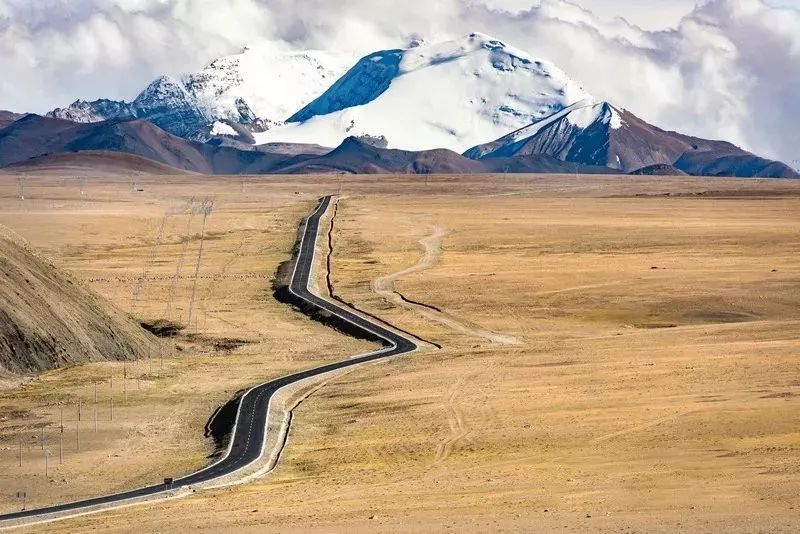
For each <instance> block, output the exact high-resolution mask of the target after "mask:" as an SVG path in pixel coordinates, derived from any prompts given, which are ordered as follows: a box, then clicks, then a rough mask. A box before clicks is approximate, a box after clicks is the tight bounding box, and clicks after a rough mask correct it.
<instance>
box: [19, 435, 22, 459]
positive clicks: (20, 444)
mask: <svg viewBox="0 0 800 534" xmlns="http://www.w3.org/2000/svg"><path fill="white" fill-rule="evenodd" d="M19 466H20V467H22V436H21V435H20V436H19Z"/></svg>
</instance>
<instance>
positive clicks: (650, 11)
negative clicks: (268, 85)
mask: <svg viewBox="0 0 800 534" xmlns="http://www.w3.org/2000/svg"><path fill="white" fill-rule="evenodd" d="M471 31H480V32H483V33H488V34H490V35H493V36H495V37H496V38H498V39H502V40H504V41H507V42H509V43H511V44H514V45H516V46H517V47H519V48H522V49H525V50H527V51H528V52H530V53H531V54H533V55H536V56H539V57H542V58H546V59H550V60H552V61H554V62H555V63H556V64H558V65H559V66H560V67H561V68H562V69H564V70H565V71H567V72H568V73H569V74H570V75H571V76H572V78H574V79H576V80H578V81H580V82H581V83H582V84H583V85H584V86H585V88H586V89H587V90H589V91H590V92H591V93H593V94H595V95H596V96H597V97H600V98H604V99H607V100H610V101H611V102H613V103H615V104H616V105H618V106H621V107H624V108H627V109H629V110H630V111H632V112H633V113H635V114H637V115H639V116H641V117H642V118H644V119H646V120H648V121H650V122H653V123H655V124H657V125H659V126H662V127H665V128H669V129H676V130H680V131H684V132H686V133H691V134H694V135H700V136H704V137H713V138H725V139H729V140H732V141H734V142H736V143H737V144H739V145H741V146H744V147H745V148H748V149H750V150H754V151H757V152H759V153H762V154H764V155H768V156H771V157H778V158H781V159H783V160H784V161H787V162H792V161H796V160H800V145H798V143H796V139H798V138H800V126H798V123H800V120H798V118H800V98H798V97H797V95H798V94H800V0H701V1H699V2H695V1H694V0H627V1H625V0H572V2H571V3H570V2H567V1H566V0H403V1H399V0H398V1H394V0H392V1H388V0H336V1H331V0H226V1H219V0H0V109H11V110H14V111H34V112H40V113H41V112H45V111H48V110H49V109H52V108H53V107H56V106H61V105H65V104H69V103H70V102H72V101H74V100H75V99H77V98H84V99H94V98H100V97H105V98H124V99H130V98H133V97H134V96H135V95H136V93H137V92H138V91H139V90H140V89H142V88H143V87H144V86H145V85H146V84H147V83H148V82H149V81H150V80H151V79H152V78H154V77H155V76H157V75H160V74H164V73H167V74H180V73H181V72H185V71H188V70H193V69H196V68H199V67H201V66H203V65H204V64H206V63H207V62H209V61H210V60H211V59H213V58H214V57H218V56H220V55H224V54H228V53H233V52H236V51H238V50H239V49H240V48H241V47H242V46H243V45H245V44H248V43H256V42H269V43H272V44H273V45H274V46H275V47H276V48H279V49H280V48H284V49H304V48H322V49H332V50H355V51H358V52H364V53H366V52H369V51H373V50H375V49H381V48H387V47H396V46H402V45H403V44H404V43H406V42H407V41H408V39H409V37H410V36H422V37H425V38H426V39H427V40H429V41H432V40H438V39H445V38H448V37H453V36H457V35H462V34H465V33H468V32H471Z"/></svg>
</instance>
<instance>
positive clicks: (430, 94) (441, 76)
mask: <svg viewBox="0 0 800 534" xmlns="http://www.w3.org/2000/svg"><path fill="white" fill-rule="evenodd" d="M585 99H591V96H590V95H589V94H588V93H587V92H586V91H584V90H583V88H582V87H581V86H580V85H578V84H577V83H576V82H574V81H572V80H571V79H570V78H569V77H568V76H567V75H566V74H565V73H564V72H563V71H562V70H560V69H559V68H558V67H556V66H555V65H553V64H552V63H549V62H547V61H544V60H541V59H537V58H534V57H533V56H531V55H529V54H527V53H525V52H523V51H521V50H518V49H516V48H514V47H512V46H509V45H507V44H505V43H503V42H502V41H499V40H497V39H494V38H492V37H489V36H487V35H484V34H480V33H471V34H469V35H467V36H465V37H464V38H461V39H458V40H455V41H447V42H442V43H433V44H424V43H423V44H419V43H415V46H412V47H410V48H407V49H396V50H385V51H381V52H375V53H373V54H370V55H368V56H366V57H364V58H362V59H361V60H360V61H359V62H358V63H357V64H356V65H355V66H354V67H353V68H352V69H350V70H349V71H348V72H347V73H346V74H345V75H344V76H343V77H342V78H340V79H339V80H338V81H336V83H335V84H333V85H332V86H331V87H330V89H328V90H327V91H326V92H325V93H324V94H322V96H320V97H319V98H317V99H316V100H314V101H313V102H311V103H310V104H308V105H307V106H305V107H303V108H302V109H300V110H299V111H298V112H297V113H295V114H294V115H292V116H291V117H290V118H289V124H287V125H285V126H282V127H280V128H275V129H273V130H270V131H268V132H263V133H259V134H257V135H256V136H255V137H256V141H257V142H258V143H264V142H268V141H288V142H301V143H310V142H313V143H319V144H323V145H328V146H336V145H338V144H339V143H341V141H342V140H343V139H344V138H346V137H348V136H351V135H356V136H358V135H373V136H380V135H383V136H385V137H386V138H387V140H388V144H389V147H392V148H402V149H406V150H422V149H429V148H449V149H452V150H456V151H458V152H463V151H464V150H466V149H468V148H469V147H471V146H474V145H476V144H479V143H484V142H487V141H489V140H491V139H496V138H498V137H500V136H503V135H505V134H507V133H508V132H510V131H514V130H517V129H519V128H522V127H524V126H526V125H528V124H530V123H532V122H534V121H536V120H539V119H541V118H543V117H546V116H549V115H551V114H553V113H555V112H558V111H560V110H562V109H564V108H565V107H567V106H569V105H571V104H573V103H575V102H577V101H580V100H585Z"/></svg>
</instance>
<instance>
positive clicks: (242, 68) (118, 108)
mask: <svg viewBox="0 0 800 534" xmlns="http://www.w3.org/2000/svg"><path fill="white" fill-rule="evenodd" d="M354 59H355V58H354V57H353V56H352V55H350V54H335V53H329V52H322V51H307V52H285V53H281V52H274V51H273V50H272V49H270V48H264V47H252V48H246V49H245V50H243V51H242V52H241V53H239V54H234V55H231V56H226V57H222V58H219V59H217V60H215V61H213V62H211V63H210V64H209V65H208V66H206V67H205V68H203V69H201V70H200V71H198V72H194V73H190V74H186V75H184V76H182V77H180V78H173V77H170V76H161V77H159V78H157V79H156V80H155V81H153V82H152V83H151V84H150V85H148V86H147V87H146V88H145V89H144V91H142V92H141V93H140V94H139V96H137V97H136V99H135V100H134V101H133V102H130V103H128V102H121V101H115V100H96V101H93V102H87V101H83V100H78V101H77V102H75V103H73V104H72V105H70V106H68V107H66V108H59V109H55V110H53V111H51V112H50V113H48V115H49V116H51V117H55V118H61V119H67V120H71V121H74V122H84V123H86V122H99V121H102V120H108V119H134V118H144V119H147V120H149V121H151V122H153V123H154V124H156V125H158V126H159V127H161V128H163V129H164V130H166V131H168V132H170V133H172V134H175V135H180V136H183V137H201V138H202V137H203V136H204V135H205V133H206V130H209V128H207V127H209V126H211V125H212V124H213V123H215V122H217V121H227V122H230V123H235V124H246V125H250V126H251V129H252V130H254V131H261V130H266V129H270V128H273V127H275V126H276V125H280V124H283V122H284V121H285V120H286V119H287V118H288V117H289V116H290V115H292V114H293V113H294V112H296V111H297V110H298V109H300V108H301V107H302V106H304V105H305V104H307V103H308V102H310V101H311V100H313V99H314V98H315V97H317V96H319V95H320V94H322V93H323V92H324V91H325V89H327V88H328V87H329V86H330V85H331V84H332V83H333V82H334V81H335V80H336V79H337V78H338V77H339V76H341V75H342V74H343V73H344V72H345V71H346V70H347V68H348V67H349V66H350V65H352V62H353V61H354Z"/></svg>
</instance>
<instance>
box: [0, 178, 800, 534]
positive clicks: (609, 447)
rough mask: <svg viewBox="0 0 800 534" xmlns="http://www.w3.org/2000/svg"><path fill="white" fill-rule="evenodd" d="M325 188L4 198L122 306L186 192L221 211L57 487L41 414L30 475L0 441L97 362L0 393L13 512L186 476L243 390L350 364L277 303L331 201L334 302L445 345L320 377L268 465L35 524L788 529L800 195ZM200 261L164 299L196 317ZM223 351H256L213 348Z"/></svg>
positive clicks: (797, 516)
mask: <svg viewBox="0 0 800 534" xmlns="http://www.w3.org/2000/svg"><path fill="white" fill-rule="evenodd" d="M337 180H338V178H327V179H326V178H303V179H299V180H298V181H297V182H294V183H292V182H289V181H288V179H280V178H275V179H263V180H259V181H258V182H256V181H255V180H254V181H253V182H251V183H248V184H246V190H245V193H244V194H242V192H241V184H240V183H239V181H238V180H236V179H231V180H230V181H227V182H226V181H224V180H222V179H219V180H216V179H215V180H212V179H208V181H207V182H197V181H195V182H191V181H190V180H189V179H184V180H181V181H178V180H174V181H172V182H171V183H167V184H163V185H155V184H154V183H153V184H150V183H148V184H147V185H146V187H145V193H144V194H143V195H141V196H134V195H133V194H132V193H125V192H124V183H121V184H114V183H108V184H98V185H97V186H95V187H96V188H97V189H96V192H94V193H91V194H90V198H91V195H94V198H95V200H93V201H90V200H80V199H74V198H73V199H69V198H64V197H68V196H69V194H70V192H69V188H68V187H64V188H63V189H62V187H63V186H60V185H58V184H56V183H53V185H51V186H45V185H42V186H40V188H39V191H40V195H41V196H40V200H38V201H37V200H36V199H35V197H34V200H32V201H31V204H28V202H29V201H28V200H26V201H25V206H24V207H21V206H20V204H21V203H20V202H19V201H16V200H15V199H14V198H13V195H14V191H13V189H12V187H11V186H10V185H9V186H7V188H6V191H5V192H4V195H2V198H3V200H2V205H0V208H1V210H0V224H5V225H7V226H10V227H11V228H12V229H14V230H16V231H17V232H19V233H20V234H22V235H23V236H24V237H26V238H28V239H29V240H30V241H31V242H32V243H33V244H34V245H35V246H38V247H40V248H41V249H43V250H44V251H45V252H46V253H47V254H48V255H50V256H51V257H53V258H55V259H56V261H57V262H59V263H60V264H62V265H64V266H65V267H66V268H68V269H69V270H70V271H71V272H72V273H73V274H75V275H76V276H78V277H80V278H82V279H83V280H85V281H86V282H87V284H88V285H89V286H90V287H92V288H93V289H95V290H97V291H99V292H101V293H102V294H104V295H105V296H106V297H108V298H110V299H111V300H113V301H114V302H116V303H117V304H119V305H120V306H122V307H125V306H130V296H131V294H132V292H133V288H134V287H135V284H136V280H137V277H139V276H140V274H141V272H142V271H143V269H144V266H145V264H146V263H147V258H148V257H149V255H150V254H151V252H150V251H151V250H152V240H153V238H154V237H155V235H156V234H157V232H158V228H159V225H160V221H161V220H162V218H163V214H164V213H165V211H166V210H167V209H168V206H170V205H173V204H175V205H178V206H180V205H181V203H183V204H184V205H185V203H186V201H187V200H188V199H189V198H190V197H191V196H192V195H196V196H197V198H198V199H200V198H199V197H204V196H209V197H210V196H214V197H215V198H216V199H217V201H218V208H215V210H214V213H213V214H212V216H211V217H209V219H208V227H207V232H208V234H209V236H211V237H210V238H209V239H208V240H207V241H206V242H205V246H206V248H205V252H204V256H203V258H204V259H203V262H202V264H201V278H200V280H199V283H198V291H197V295H198V298H197V301H198V310H199V313H198V315H197V317H198V318H199V320H198V324H197V327H196V328H197V333H196V334H195V335H189V336H184V337H183V338H181V340H179V343H180V344H181V345H182V347H183V348H184V350H183V351H182V352H180V353H178V354H177V355H175V356H172V354H171V353H170V356H169V357H168V358H167V360H165V361H166V363H165V365H166V367H167V369H166V371H165V372H164V373H163V374H162V375H161V376H160V377H159V376H152V377H150V376H148V378H147V379H146V380H145V381H144V384H143V386H142V388H143V389H142V391H141V392H139V391H138V390H137V391H136V392H135V394H134V395H131V397H129V398H130V399H131V401H130V404H129V405H127V406H126V407H125V408H121V410H124V413H123V412H121V415H120V417H119V422H118V423H115V424H114V425H111V424H110V423H107V424H106V425H105V426H103V425H101V432H100V433H98V435H97V437H96V438H95V443H94V444H92V442H91V439H92V438H91V437H88V438H87V439H88V440H90V441H88V442H87V451H86V452H82V453H81V454H80V455H76V454H74V453H73V454H72V455H70V456H68V457H67V458H66V459H65V463H64V466H63V467H59V469H60V471H58V473H59V475H58V476H55V477H51V479H50V480H45V479H44V477H43V476H42V474H39V471H41V468H42V467H43V466H42V465H40V464H41V463H42V462H41V460H40V459H36V455H37V454H39V452H40V451H36V450H35V447H36V441H35V438H34V437H33V435H34V434H35V432H34V431H33V429H31V430H30V431H29V433H30V434H31V436H30V447H31V451H30V452H29V453H28V452H26V455H25V459H26V461H27V462H29V463H27V464H25V467H24V469H25V471H24V472H23V473H20V472H19V471H17V472H15V470H14V465H15V464H14V462H15V461H16V455H15V453H16V450H15V449H14V445H15V442H14V441H13V439H12V438H13V435H14V433H13V432H9V431H7V429H8V428H9V425H11V424H12V423H13V424H23V423H21V422H24V424H29V421H30V420H31V419H34V420H35V421H41V420H44V419H47V420H49V421H55V420H54V414H52V411H53V409H54V407H55V402H57V401H58V399H61V398H64V397H66V398H74V396H75V395H78V394H80V395H83V396H84V397H85V400H86V402H88V403H89V404H88V405H89V406H91V399H90V398H89V396H90V389H89V387H90V386H89V384H91V381H92V380H93V379H94V378H95V377H104V376H105V374H106V373H107V371H108V367H109V365H108V364H92V365H89V366H82V367H77V368H74V369H69V370H63V371H57V372H53V373H48V374H46V375H44V376H43V377H41V378H39V379H35V380H33V381H31V382H30V383H28V385H27V386H26V387H25V388H24V389H22V388H18V387H17V388H14V387H9V388H8V389H7V390H6V391H5V392H3V394H2V396H1V397H0V402H1V403H2V405H3V406H4V407H8V409H11V408H14V409H16V410H18V411H19V414H17V415H14V416H12V417H11V418H10V419H9V420H7V421H5V422H4V423H3V425H4V426H3V428H4V429H6V430H3V432H4V434H3V438H4V443H6V444H7V450H6V451H5V452H4V454H3V455H2V460H1V461H2V467H3V469H2V472H3V473H4V474H3V475H2V477H1V478H0V487H2V488H3V494H4V498H5V501H2V502H3V503H4V505H5V507H6V509H11V508H13V506H14V504H15V503H14V499H13V498H11V497H12V495H11V493H10V492H11V491H16V487H17V486H19V485H20V482H23V481H24V483H25V484H28V487H32V488H35V490H34V491H29V493H31V494H39V493H42V494H43V496H42V497H40V500H41V501H42V502H55V501H59V500H63V499H64V498H65V497H74V496H79V495H85V494H87V493H92V492H97V491H105V490H108V489H118V488H123V487H130V486H131V485H135V484H136V483H139V482H144V481H149V480H158V478H159V477H160V476H161V473H162V472H163V471H164V470H166V469H169V470H171V471H175V470H177V471H180V470H187V469H190V468H192V467H196V466H198V465H202V463H203V462H204V461H206V460H205V459H204V457H205V455H207V454H208V453H209V452H210V444H209V443H208V442H207V440H204V439H203V438H202V426H203V424H204V423H205V421H206V419H207V418H208V415H209V414H210V413H211V412H212V411H213V409H214V407H215V406H217V405H219V404H221V403H223V402H225V400H227V399H228V398H229V397H230V396H231V395H232V394H233V392H234V391H235V390H236V389H239V388H242V387H246V386H248V385H252V384H253V383H255V382H257V381H259V380H261V379H264V378H268V377H269V376H276V375H277V373H279V372H280V371H282V370H286V369H289V368H299V367H307V366H310V365H311V364H312V363H313V362H315V361H319V360H322V359H333V358H341V357H346V356H347V355H349V354H354V353H356V352H359V351H362V350H363V349H364V348H365V347H366V345H364V344H361V343H356V342H354V341H353V340H350V339H348V338H346V337H344V336H340V335H338V334H336V333H334V332H331V331H329V330H327V329H325V328H324V327H322V326H319V325H316V324H314V323H312V322H310V321H308V320H306V319H304V318H303V317H301V316H299V315H298V314H296V313H295V312H293V311H292V310H291V309H289V308H287V307H284V306H282V305H280V304H278V303H276V302H274V301H273V300H272V298H271V296H270V292H269V290H268V286H269V283H270V277H271V274H272V272H273V271H274V268H275V266H276V265H277V264H278V263H279V262H280V261H283V260H284V259H285V258H286V256H287V255H288V253H289V249H290V248H291V243H292V241H293V239H294V235H295V229H296V226H297V223H298V222H299V220H300V218H301V217H302V216H303V215H304V214H306V213H307V212H308V211H310V208H311V207H312V206H313V200H314V198H315V197H316V195H319V194H322V193H325V192H331V191H334V192H335V191H338V190H339V188H341V190H342V192H343V193H344V196H345V198H343V199H342V200H341V201H340V203H339V208H338V212H337V217H336V220H335V226H334V232H333V236H334V240H333V244H334V254H333V262H332V264H333V272H332V277H331V280H332V282H333V287H334V289H335V292H336V294H337V295H338V296H340V297H341V298H343V299H344V300H347V301H350V302H353V303H355V304H356V305H357V306H358V307H360V308H362V309H364V310H367V311H369V312H371V313H374V314H377V315H379V316H381V317H385V318H386V319H387V320H388V321H389V322H391V323H392V324H396V325H398V326H400V327H402V328H403V329H405V330H409V331H411V332H414V333H416V334H417V335H419V336H420V337H422V338H424V339H426V340H429V341H431V342H434V343H436V344H439V345H441V346H442V348H441V349H440V350H436V349H433V348H431V347H430V346H428V347H427V348H426V350H424V351H422V352H420V353H417V354H414V355H412V356H409V357H406V358H401V359H396V360H393V361H390V362H384V363H380V364H376V365H370V366H367V367H364V368H362V369H359V370H356V371H353V372H351V373H348V374H347V375H346V376H344V377H342V378H340V379H339V380H336V381H332V382H330V383H328V384H327V385H326V386H325V387H323V388H321V389H320V390H318V391H317V392H315V393H314V394H313V395H312V396H310V397H309V398H308V399H307V400H305V401H304V402H303V403H302V404H301V405H300V406H299V407H298V408H297V410H296V411H295V418H294V424H293V427H292V429H291V431H290V435H289V442H288V448H287V449H286V451H285V453H284V456H283V459H282V461H281V463H280V464H279V466H278V468H277V469H276V470H275V471H274V472H273V473H272V474H270V475H269V476H267V477H265V478H262V479H260V480H257V481H255V482H252V483H250V484H247V485H244V486H238V487H234V488H230V489H225V490H214V491H208V492H202V493H199V494H197V495H195V496H192V497H190V498H186V499H181V500H176V501H170V502H162V503H157V504H151V505H146V506H139V507H134V508H127V509H120V510H116V511H111V512H108V513H104V514H100V515H94V516H87V517H83V518H77V519H73V520H68V521H65V522H60V523H53V524H49V525H44V526H37V527H35V528H36V529H37V531H41V530H53V531H58V530H63V529H69V530H72V531H88V530H93V529H98V528H102V529H104V530H111V531H119V532H123V531H127V530H130V528H131V525H133V524H135V525H136V527H137V529H138V530H145V531H165V530H175V529H181V530H185V529H190V528H191V529H196V530H211V531H220V530H227V531H230V530H237V531H252V532H256V531H263V530H265V529H266V530H277V531H309V530H317V531H331V530H335V531H342V530H356V531H358V530H376V529H379V530H402V531H430V530H436V531H439V530H445V529H448V528H452V529H459V530H534V531H541V530H567V531H578V532H582V531H586V530H593V531H620V530H623V531H624V530H634V531H676V530H677V531H692V532H698V531H720V530H724V531H742V532H752V531H759V530H761V531H785V532H793V531H796V530H797V529H798V527H800V498H799V497H798V495H800V476H799V475H800V456H799V455H798V451H800V424H799V423H800V380H799V379H798V376H800V374H798V371H800V360H798V355H799V354H798V349H797V347H798V346H800V343H799V341H800V339H799V338H800V263H798V261H797V258H798V253H800V237H798V236H800V216H798V215H800V184H794V183H792V182H781V181H749V180H748V181H741V180H699V179H665V178H648V177H642V178H635V179H634V178H629V177H625V178H606V177H597V178H596V177H580V179H576V178H575V177H558V176H546V177H502V176H498V177H462V178H457V177H446V178H445V177H433V179H431V180H430V184H429V185H427V186H425V185H424V184H423V183H421V182H420V179H418V180H417V181H416V182H413V179H412V178H409V177H379V178H366V177H358V178H352V179H345V181H344V182H343V184H342V185H341V186H339V184H338V183H337ZM48 187H50V189H48ZM32 191H34V195H35V191H36V189H35V188H33V189H32ZM295 193H299V194H295ZM117 194H119V195H120V197H124V199H123V200H119V199H116V198H115V195H117ZM59 195H60V196H59ZM56 197H59V198H61V199H60V200H59V198H56ZM37 202H38V208H37V207H36V205H37V204H36V203H37ZM59 203H63V204H64V206H65V207H62V208H58V207H57V206H58V204H59ZM176 210H177V208H176ZM186 222H187V215H186V214H182V215H175V216H174V218H173V217H170V218H169V219H168V223H167V228H169V231H166V232H165V234H166V235H167V236H168V238H165V239H164V244H162V246H161V247H159V249H158V251H157V253H156V255H155V257H156V261H155V262H154V263H153V265H152V266H151V267H150V270H149V273H150V274H149V275H148V276H147V281H148V282H147V284H146V288H145V289H144V290H143V291H142V292H141V294H140V298H139V302H138V304H137V306H136V308H135V311H136V313H137V315H140V316H141V317H142V318H143V319H153V318H158V317H161V316H163V315H164V308H165V302H164V294H165V288H167V289H168V287H169V283H170V281H169V279H170V276H171V275H172V274H173V273H174V271H175V266H176V263H177V262H178V258H179V257H180V251H181V244H182V243H181V236H182V235H185V225H186ZM195 224H196V225H197V224H198V220H197V219H196V220H195ZM196 227H198V228H199V226H196ZM420 241H422V244H421V243H420ZM198 247H199V243H198V242H197V240H196V239H193V240H192V242H191V244H190V246H189V247H188V251H189V252H188V256H187V257H189V258H194V259H195V260H196V257H197V251H198V250H197V249H198ZM237 251H238V252H237ZM190 265H191V266H193V264H192V262H191V261H188V262H187V266H186V280H184V281H182V284H181V286H180V288H181V289H180V291H179V292H178V293H180V295H181V297H180V299H178V298H176V304H175V307H176V308H179V309H176V310H175V312H174V313H175V314H179V313H185V312H186V310H185V305H186V302H187V299H188V295H189V292H190V287H189V285H190V284H189V282H191V280H190V278H191V274H192V273H190V272H189V271H190V270H191V269H190V268H189V267H190ZM395 273H396V276H393V274H395ZM215 274H216V276H215ZM387 277H388V278H389V279H390V280H389V282H387V281H386V278H387ZM162 278H163V280H162ZM380 279H384V280H383V282H380ZM376 280H378V281H379V282H378V283H376ZM387 283H388V285H387ZM376 290H378V291H376ZM395 292H396V293H395ZM178 302H180V304H178ZM184 317H185V315H184ZM189 333H190V334H192V333H193V332H192V331H191V329H190V332H189ZM220 339H228V340H231V339H242V340H249V341H255V342H252V343H248V344H245V345H243V346H241V347H238V348H235V349H233V350H229V351H228V350H226V351H220V350H214V347H215V344H214V341H215V340H216V341H218V342H219V340H220ZM216 346H217V347H219V346H220V345H219V343H217V345H216ZM117 372H118V374H119V372H120V371H119V368H118V366H117ZM131 384H133V382H132V381H130V382H129V387H135V386H132V385H131ZM107 385H108V384H107V382H106V387H107ZM118 387H119V386H118V385H117V384H116V383H115V388H116V389H115V395H121V392H120V390H119V389H118ZM129 393H130V392H129ZM107 394H108V390H106V398H107ZM47 405H49V406H50V407H49V408H45V407H46V406H47ZM48 409H49V410H50V411H49V412H48V413H50V415H49V419H48V417H45V416H43V415H42V414H43V413H45V412H47V410H48ZM5 410H6V408H4V412H5ZM115 419H116V412H115ZM87 425H89V423H87ZM34 429H35V427H34ZM86 434H87V435H88V434H90V429H88V428H87V429H86ZM28 454H30V457H29V456H27V455H28ZM93 468H95V469H93ZM20 475H22V476H20ZM34 498H35V497H34Z"/></svg>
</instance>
